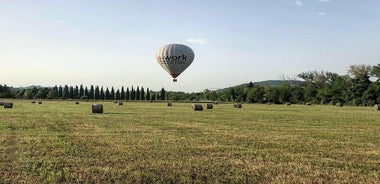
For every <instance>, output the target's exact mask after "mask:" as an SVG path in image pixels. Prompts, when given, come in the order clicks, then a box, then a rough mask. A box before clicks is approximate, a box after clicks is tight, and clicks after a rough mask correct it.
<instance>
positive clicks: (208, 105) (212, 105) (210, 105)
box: [206, 103, 214, 109]
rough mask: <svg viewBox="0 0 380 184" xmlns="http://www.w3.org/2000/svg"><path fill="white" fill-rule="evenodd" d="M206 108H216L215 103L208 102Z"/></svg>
mask: <svg viewBox="0 0 380 184" xmlns="http://www.w3.org/2000/svg"><path fill="white" fill-rule="evenodd" d="M206 108H207V109H213V108H214V104H212V103H208V104H206Z"/></svg>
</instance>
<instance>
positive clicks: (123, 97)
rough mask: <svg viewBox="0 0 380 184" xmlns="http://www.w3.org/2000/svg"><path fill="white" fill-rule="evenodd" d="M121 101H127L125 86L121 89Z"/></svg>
mask: <svg viewBox="0 0 380 184" xmlns="http://www.w3.org/2000/svg"><path fill="white" fill-rule="evenodd" d="M120 99H121V100H125V91H124V86H122V87H121V92H120Z"/></svg>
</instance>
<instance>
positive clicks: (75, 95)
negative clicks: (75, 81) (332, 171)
mask: <svg viewBox="0 0 380 184" xmlns="http://www.w3.org/2000/svg"><path fill="white" fill-rule="evenodd" d="M74 98H79V88H78V85H75V88H74Z"/></svg>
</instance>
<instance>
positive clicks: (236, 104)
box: [234, 103, 243, 109]
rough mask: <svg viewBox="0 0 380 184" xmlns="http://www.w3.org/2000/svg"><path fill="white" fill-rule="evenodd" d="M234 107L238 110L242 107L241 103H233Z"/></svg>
mask: <svg viewBox="0 0 380 184" xmlns="http://www.w3.org/2000/svg"><path fill="white" fill-rule="evenodd" d="M234 107H235V108H239V109H240V108H242V107H243V105H242V104H241V103H235V104H234Z"/></svg>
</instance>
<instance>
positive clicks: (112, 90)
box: [110, 87, 115, 100]
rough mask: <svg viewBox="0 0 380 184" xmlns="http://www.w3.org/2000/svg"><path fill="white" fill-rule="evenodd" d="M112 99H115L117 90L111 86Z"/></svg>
mask: <svg viewBox="0 0 380 184" xmlns="http://www.w3.org/2000/svg"><path fill="white" fill-rule="evenodd" d="M110 100H115V90H114V89H113V87H111V98H110Z"/></svg>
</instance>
